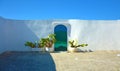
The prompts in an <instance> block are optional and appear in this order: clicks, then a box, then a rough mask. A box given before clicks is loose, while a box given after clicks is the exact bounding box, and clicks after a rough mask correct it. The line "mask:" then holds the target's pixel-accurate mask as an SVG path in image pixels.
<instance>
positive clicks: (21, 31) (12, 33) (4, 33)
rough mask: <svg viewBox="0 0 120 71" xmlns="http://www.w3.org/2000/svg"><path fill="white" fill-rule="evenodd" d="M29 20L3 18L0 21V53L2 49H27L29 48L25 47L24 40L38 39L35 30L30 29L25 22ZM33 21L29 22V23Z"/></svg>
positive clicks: (27, 22)
mask: <svg viewBox="0 0 120 71" xmlns="http://www.w3.org/2000/svg"><path fill="white" fill-rule="evenodd" d="M29 23H30V21H23V20H9V19H5V20H4V22H1V23H0V32H1V35H0V38H1V39H0V53H2V52H4V51H13V50H16V51H28V50H30V48H28V47H25V46H24V43H25V42H26V41H32V42H34V41H36V40H39V38H38V37H37V35H36V34H35V31H32V30H31V29H30V28H29V27H28V26H27V24H29ZM32 23H33V24H34V22H31V24H32Z"/></svg>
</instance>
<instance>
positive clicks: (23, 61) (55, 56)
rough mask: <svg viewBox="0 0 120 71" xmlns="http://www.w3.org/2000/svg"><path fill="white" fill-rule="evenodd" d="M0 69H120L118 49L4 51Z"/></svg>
mask: <svg viewBox="0 0 120 71" xmlns="http://www.w3.org/2000/svg"><path fill="white" fill-rule="evenodd" d="M0 71H120V51H94V52H79V53H67V52H61V53H41V52H5V53H2V54H0Z"/></svg>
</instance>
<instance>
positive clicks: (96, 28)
mask: <svg viewBox="0 0 120 71" xmlns="http://www.w3.org/2000/svg"><path fill="white" fill-rule="evenodd" d="M69 23H70V24H71V26H72V27H71V28H72V29H71V38H70V39H78V40H79V43H88V44H89V46H88V47H86V48H81V49H91V50H120V43H119V42H120V21H119V20H113V21H112V20H91V21H84V20H69Z"/></svg>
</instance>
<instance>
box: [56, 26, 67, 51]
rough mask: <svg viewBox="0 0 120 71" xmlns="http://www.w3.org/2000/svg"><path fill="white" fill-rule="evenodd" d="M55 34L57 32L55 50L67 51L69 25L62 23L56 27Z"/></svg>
mask: <svg viewBox="0 0 120 71" xmlns="http://www.w3.org/2000/svg"><path fill="white" fill-rule="evenodd" d="M54 34H56V36H55V37H56V40H57V41H56V42H55V44H54V50H55V51H67V27H66V26H64V25H62V24H60V25H56V26H55V28H54Z"/></svg>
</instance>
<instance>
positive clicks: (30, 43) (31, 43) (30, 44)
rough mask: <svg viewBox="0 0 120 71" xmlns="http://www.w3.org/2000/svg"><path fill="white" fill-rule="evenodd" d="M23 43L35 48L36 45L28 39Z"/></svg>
mask: <svg viewBox="0 0 120 71" xmlns="http://www.w3.org/2000/svg"><path fill="white" fill-rule="evenodd" d="M24 45H25V46H29V47H31V48H35V47H36V43H33V42H30V41H27V42H25V44H24Z"/></svg>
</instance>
